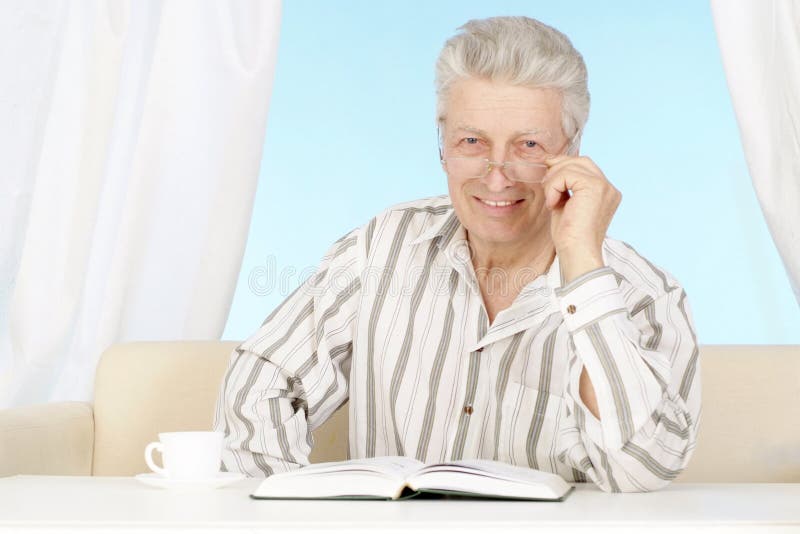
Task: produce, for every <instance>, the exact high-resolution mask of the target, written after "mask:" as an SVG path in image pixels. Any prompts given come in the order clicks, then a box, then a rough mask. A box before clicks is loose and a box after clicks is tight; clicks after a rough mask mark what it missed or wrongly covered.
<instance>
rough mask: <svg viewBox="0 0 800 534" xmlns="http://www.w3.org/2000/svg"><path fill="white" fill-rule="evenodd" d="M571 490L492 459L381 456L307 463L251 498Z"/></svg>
mask: <svg viewBox="0 0 800 534" xmlns="http://www.w3.org/2000/svg"><path fill="white" fill-rule="evenodd" d="M573 488H574V486H571V485H570V484H568V483H567V482H566V481H565V480H564V479H563V478H561V477H560V476H558V475H556V474H553V473H546V472H544V471H537V470H534V469H529V468H527V467H518V466H513V465H509V464H506V463H502V462H494V461H492V460H460V461H457V462H450V463H441V464H430V465H425V464H424V463H422V462H419V461H417V460H415V459H413V458H406V457H403V456H383V457H378V458H364V459H360V460H348V461H345V462H326V463H319V464H312V465H308V466H305V467H302V468H300V469H297V470H294V471H289V472H286V473H278V474H275V475H272V476H270V477H268V478H267V479H265V480H264V481H263V482H262V483H261V484H260V485H259V486H258V488H256V490H255V491H254V492H253V493H252V494H251V495H250V497H252V498H254V499H386V500H396V499H409V498H412V497H416V496H418V495H423V496H426V495H429V494H435V495H454V496H462V497H473V498H487V499H520V500H533V501H563V500H564V498H565V497H566V496H567V495H568V494H569V493H570V491H572V489H573Z"/></svg>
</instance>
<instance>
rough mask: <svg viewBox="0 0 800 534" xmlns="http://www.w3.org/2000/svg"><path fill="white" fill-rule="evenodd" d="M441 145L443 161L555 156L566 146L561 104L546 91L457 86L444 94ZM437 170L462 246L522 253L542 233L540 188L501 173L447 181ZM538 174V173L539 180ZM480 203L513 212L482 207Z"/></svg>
mask: <svg viewBox="0 0 800 534" xmlns="http://www.w3.org/2000/svg"><path fill="white" fill-rule="evenodd" d="M442 137H443V139H442V153H443V154H442V155H443V157H444V158H448V157H484V158H488V159H489V160H492V161H530V160H532V158H533V157H534V154H537V155H541V152H542V151H543V150H544V151H545V152H548V153H551V154H557V153H559V152H560V151H561V150H563V148H564V147H565V145H566V144H567V143H566V142H567V138H566V137H565V136H564V133H563V131H562V129H561V97H560V95H559V93H558V92H557V91H555V90H553V89H531V88H527V87H518V86H513V85H508V84H505V83H498V82H491V81H488V80H482V79H474V78H468V79H465V80H461V81H459V82H456V83H455V84H453V86H452V87H451V90H450V94H449V98H448V101H447V107H446V112H445V121H444V125H443V131H442ZM443 166H444V168H445V172H447V173H448V189H449V191H450V198H451V200H452V202H453V207H454V209H455V211H456V215H457V216H458V218H459V220H460V221H461V223H462V224H463V225H464V227H465V228H466V229H467V232H468V234H469V236H470V241H472V240H473V239H474V238H478V239H479V240H481V241H482V242H484V243H487V244H490V245H491V244H519V245H520V246H524V244H525V243H526V242H529V241H530V240H531V239H532V238H533V236H535V235H536V234H537V233H538V232H540V231H542V229H547V228H548V224H549V212H548V211H547V210H546V209H545V208H544V195H543V192H542V186H541V184H539V183H525V182H515V181H511V180H509V178H508V177H507V175H506V171H505V170H503V169H502V168H499V167H494V166H493V167H492V169H491V172H490V173H489V174H488V175H487V176H485V177H484V178H468V177H463V176H454V173H453V172H448V165H447V164H444V165H443ZM450 168H451V169H452V168H454V166H452V165H451V166H450ZM545 172H546V169H545V168H541V175H544V173H545ZM485 201H511V202H513V204H512V205H510V206H506V207H500V206H490V205H487V203H486V202H485Z"/></svg>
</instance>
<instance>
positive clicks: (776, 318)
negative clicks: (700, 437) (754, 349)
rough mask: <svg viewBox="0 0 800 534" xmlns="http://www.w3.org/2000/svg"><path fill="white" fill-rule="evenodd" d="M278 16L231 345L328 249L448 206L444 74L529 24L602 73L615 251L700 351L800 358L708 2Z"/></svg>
mask: <svg viewBox="0 0 800 534" xmlns="http://www.w3.org/2000/svg"><path fill="white" fill-rule="evenodd" d="M487 4H488V3H487V2H485V1H484V2H481V1H464V0H459V1H450V0H448V1H437V2H421V1H417V2H391V3H389V2H374V1H373V2H366V1H363V2H356V1H343V0H339V1H337V2H319V1H310V0H287V1H285V2H284V4H283V21H282V27H281V37H280V49H279V52H278V63H277V68H276V74H275V83H274V88H273V94H272V98H271V103H270V113H269V120H268V126H267V135H266V140H265V145H264V154H263V161H262V165H261V173H260V177H259V183H258V191H257V195H256V198H255V204H254V208H253V219H252V223H251V228H250V233H249V237H248V242H247V248H246V251H245V256H244V261H243V264H242V271H241V275H240V277H239V281H238V284H237V288H236V293H235V296H234V300H233V304H232V307H231V311H230V316H229V318H228V323H227V326H226V328H225V332H224V334H223V339H244V338H245V337H247V336H249V335H250V334H251V333H252V332H253V331H255V330H256V329H257V328H258V326H259V325H260V324H261V323H262V321H263V320H264V318H265V317H266V316H267V315H268V314H269V312H270V311H271V310H272V309H273V308H274V307H275V306H277V305H278V304H279V303H280V302H281V301H282V300H283V299H284V298H285V297H286V296H287V295H288V294H289V293H290V292H291V290H292V289H294V288H295V287H296V286H297V285H298V284H299V283H300V282H301V281H302V280H303V279H304V278H305V277H306V276H308V275H309V274H310V273H311V272H313V269H314V267H315V265H316V264H317V263H318V261H319V260H320V258H321V256H322V255H323V254H324V252H325V251H326V250H327V249H328V247H329V246H330V245H331V244H332V242H333V241H335V240H336V239H337V238H338V237H340V236H341V235H342V234H344V233H345V232H348V231H349V230H351V229H353V228H355V227H356V226H359V225H362V224H364V223H366V222H367V221H368V220H369V219H370V218H371V217H372V216H373V215H375V214H376V213H378V212H379V211H381V210H383V209H384V208H386V207H387V206H390V205H392V204H395V203H397V202H403V201H407V200H412V199H415V198H421V197H424V196H430V195H438V194H443V193H446V192H447V184H446V179H445V176H444V174H443V173H442V171H441V169H440V167H439V165H438V161H437V153H436V132H435V125H434V110H435V98H434V87H433V68H434V62H435V60H436V57H437V55H438V52H439V50H440V48H441V46H442V45H443V43H444V41H445V40H446V39H447V38H449V37H450V36H451V35H452V34H454V33H455V31H456V28H457V27H458V26H460V25H461V24H463V23H464V22H466V21H467V20H469V19H471V18H483V17H489V16H496V15H526V16H530V17H534V18H537V19H539V20H541V21H542V22H545V23H547V24H550V25H551V26H554V27H556V28H558V29H559V30H561V31H562V32H564V33H565V34H566V35H567V36H569V37H570V39H571V40H572V42H573V44H574V45H575V47H576V48H577V49H578V50H579V51H580V52H581V53H582V54H583V56H584V59H585V61H586V64H587V67H588V70H589V90H590V92H591V95H592V108H591V112H590V115H589V121H588V123H587V126H586V130H585V133H584V136H583V141H582V145H581V153H582V154H584V155H587V156H589V157H591V158H592V159H593V160H594V161H595V163H597V164H598V165H599V166H600V168H601V169H602V170H603V171H604V173H605V174H606V176H607V177H608V178H609V180H610V181H611V182H612V183H613V184H614V185H615V186H616V187H617V188H618V189H619V190H620V191H621V192H622V193H623V200H622V204H621V205H620V207H619V209H618V210H617V213H616V215H615V217H614V220H613V222H612V224H611V227H610V228H609V231H608V235H609V236H611V237H614V238H617V239H622V240H624V241H627V242H628V243H630V244H631V245H632V246H633V247H635V248H636V249H637V250H638V251H639V252H640V253H642V254H643V255H645V256H646V257H647V258H648V259H650V261H652V262H653V263H655V264H656V265H659V266H661V267H663V268H665V269H666V270H667V271H669V272H670V273H672V274H673V275H674V276H675V277H676V278H677V279H678V280H679V281H680V282H681V283H682V284H683V286H684V288H685V289H686V292H687V295H688V298H689V303H690V306H691V308H692V312H693V316H694V320H695V326H696V328H697V333H698V339H699V341H700V343H705V344H709V343H735V344H739V343H800V328H798V325H800V308H799V307H798V305H797V303H796V301H795V300H794V296H793V295H792V292H791V289H790V286H789V282H788V278H787V276H786V273H785V271H784V269H783V266H782V264H781V262H780V259H779V257H778V254H777V251H776V250H775V246H774V244H773V242H772V239H771V237H770V235H769V233H768V230H767V227H766V223H765V222H764V218H763V216H762V213H761V210H760V207H759V205H758V202H757V199H756V196H755V193H754V191H753V188H752V184H751V182H750V177H749V175H748V172H747V167H746V164H745V161H744V156H743V152H742V146H741V142H740V139H739V135H738V130H737V125H736V119H735V116H734V113H733V108H732V106H731V102H730V98H729V95H728V91H727V87H726V84H725V75H724V71H723V69H722V65H721V62H720V56H719V50H718V48H717V43H716V37H715V34H714V27H713V22H712V18H711V12H710V7H709V6H708V4H707V2H704V1H699V0H683V1H672V2H655V1H646V2H643V1H636V2H633V1H630V2H622V1H614V2H602V3H601V2H594V1H572V2H566V1H562V2H558V3H555V2H532V1H530V0H528V1H504V2H492V3H491V5H487Z"/></svg>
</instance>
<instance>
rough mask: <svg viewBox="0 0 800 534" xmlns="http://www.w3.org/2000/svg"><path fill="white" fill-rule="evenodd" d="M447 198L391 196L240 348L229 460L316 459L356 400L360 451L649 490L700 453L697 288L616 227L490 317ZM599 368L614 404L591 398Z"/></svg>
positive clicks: (253, 463) (226, 393)
mask: <svg viewBox="0 0 800 534" xmlns="http://www.w3.org/2000/svg"><path fill="white" fill-rule="evenodd" d="M467 247H468V245H467V241H466V233H465V229H464V227H463V225H462V224H461V223H460V221H459V219H458V217H457V216H456V213H455V211H454V209H453V206H452V203H451V201H450V199H449V197H448V196H446V195H443V196H437V197H430V198H425V199H421V200H417V201H413V202H407V203H403V204H398V205H396V206H393V207H391V208H389V209H387V210H385V211H383V212H382V213H380V214H379V215H377V216H376V217H374V218H373V219H371V220H370V221H369V222H368V223H367V224H365V225H363V226H361V227H358V228H356V229H354V230H352V231H351V232H348V233H347V234H346V235H344V236H342V237H341V238H340V239H339V240H338V241H336V242H335V243H334V244H333V245H332V246H331V247H330V249H329V250H328V251H327V253H326V254H325V255H324V257H323V258H322V260H321V262H320V264H319V266H318V269H317V270H316V272H315V273H314V274H313V275H312V276H310V277H309V278H308V279H307V280H306V281H305V282H303V283H302V284H301V285H300V286H299V287H298V288H297V289H296V290H295V291H294V292H293V293H292V294H291V295H289V296H288V297H287V298H286V299H285V300H284V301H283V302H282V303H281V304H280V305H279V306H278V307H277V308H276V309H275V310H274V311H272V313H271V314H270V315H269V316H268V317H267V318H266V320H265V321H264V322H263V324H262V325H261V327H260V328H259V329H258V331H256V332H255V333H254V334H253V335H252V336H250V337H249V338H248V339H246V340H245V341H244V342H242V343H241V344H240V345H239V346H238V347H236V349H235V350H234V351H233V353H232V354H231V359H230V363H229V366H228V369H227V372H226V374H225V377H224V379H223V382H222V385H221V388H220V392H219V400H218V402H217V407H216V414H215V418H214V428H215V429H217V430H221V431H224V433H225V447H224V451H223V468H224V469H226V470H228V471H238V472H242V473H247V474H249V475H251V476H261V477H263V476H269V475H270V474H272V473H277V472H282V471H287V470H291V469H294V468H298V467H300V466H302V465H307V464H308V463H309V460H308V456H309V453H310V451H311V448H312V446H313V438H312V435H311V431H313V430H314V429H315V428H317V427H319V426H320V425H321V424H322V423H323V422H325V420H326V419H328V417H330V416H331V415H332V414H333V412H334V411H335V410H336V409H337V408H339V407H340V406H341V405H342V404H343V403H345V401H347V400H348V399H349V401H350V402H349V414H348V415H349V457H350V458H366V457H374V456H384V455H399V456H410V457H414V458H416V459H418V460H420V461H423V462H426V463H429V462H441V461H449V460H457V459H461V458H486V459H492V460H499V461H502V462H507V463H510V464H515V465H522V466H529V467H531V468H534V469H540V470H544V471H549V472H553V473H557V474H559V475H561V476H562V477H564V479H566V480H568V481H574V482H585V481H591V482H594V483H595V484H596V485H597V486H599V487H600V488H601V489H603V490H604V491H609V492H621V491H650V490H654V489H658V488H660V487H663V486H664V485H666V484H668V483H669V481H671V480H672V479H674V478H675V477H676V476H677V475H678V474H679V473H680V472H681V470H682V469H683V468H684V467H685V466H686V465H687V462H688V461H689V458H690V456H691V452H692V450H693V449H694V446H695V441H696V436H697V426H698V423H699V419H700V374H699V361H698V359H699V352H698V345H697V339H696V336H695V332H694V328H693V326H692V318H691V310H690V308H689V304H688V301H687V299H686V293H685V292H684V290H683V289H682V287H681V286H680V285H679V284H678V282H677V281H676V280H675V278H674V277H673V276H671V275H670V274H669V273H668V272H667V271H665V270H664V269H661V268H659V267H657V266H655V265H653V264H652V263H651V262H650V261H648V260H647V259H645V258H644V257H642V256H641V255H640V254H638V253H637V252H636V251H635V250H634V249H633V248H632V247H631V246H630V245H628V244H626V243H624V242H622V241H618V240H615V239H612V238H610V237H606V238H605V240H604V244H603V249H602V253H603V260H604V261H603V263H604V266H603V267H601V268H598V269H595V270H592V271H590V272H587V273H585V274H583V275H581V276H579V277H578V278H576V279H574V280H572V281H570V282H569V283H568V284H564V283H563V281H564V278H563V274H562V272H561V269H560V267H559V261H558V260H559V258H558V256H556V258H555V259H554V260H553V262H552V264H551V266H550V267H549V269H548V271H547V273H545V274H542V275H540V276H538V277H537V278H536V279H534V280H533V281H531V282H529V283H528V284H527V285H525V286H524V287H523V288H522V290H521V291H520V293H519V294H518V296H517V297H516V299H515V300H514V301H513V303H512V304H511V305H510V306H509V307H507V308H506V309H503V310H501V311H499V313H498V314H497V316H496V317H495V319H494V321H493V322H492V323H491V324H490V322H489V320H488V317H487V314H486V308H485V306H484V303H483V299H482V296H481V292H480V287H479V285H478V282H477V277H476V274H475V271H474V268H473V266H472V263H471V261H470V259H469V249H468V248H467ZM583 366H585V367H586V372H587V373H588V375H589V377H590V379H591V382H592V384H593V387H594V390H595V395H596V399H597V405H598V408H599V412H600V415H601V419H600V420H598V419H597V418H596V417H595V416H594V415H593V414H592V413H591V412H590V411H589V409H588V408H587V407H586V405H585V404H584V403H583V401H582V400H581V398H580V395H579V379H580V374H581V371H582V369H583Z"/></svg>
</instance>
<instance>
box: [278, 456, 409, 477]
mask: <svg viewBox="0 0 800 534" xmlns="http://www.w3.org/2000/svg"><path fill="white" fill-rule="evenodd" d="M423 467H425V464H423V463H422V462H420V461H418V460H415V459H414V458H406V457H404V456H379V457H376V458H358V459H354V460H345V461H342V462H323V463H319V464H311V465H307V466H305V467H301V468H300V469H296V470H294V471H290V472H289V473H282V474H281V476H286V475H298V476H303V475H309V474H317V473H335V472H353V471H367V472H371V473H380V474H384V475H388V476H390V477H392V478H398V479H405V478H406V477H407V476H408V475H410V474H412V473H414V472H416V471H418V470H420V469H421V468H423ZM273 476H277V475H273Z"/></svg>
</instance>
